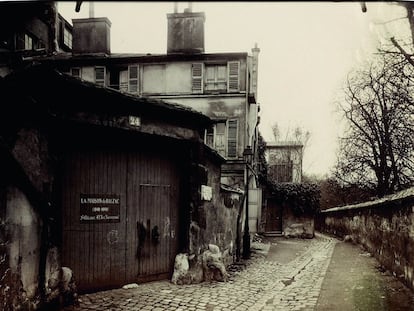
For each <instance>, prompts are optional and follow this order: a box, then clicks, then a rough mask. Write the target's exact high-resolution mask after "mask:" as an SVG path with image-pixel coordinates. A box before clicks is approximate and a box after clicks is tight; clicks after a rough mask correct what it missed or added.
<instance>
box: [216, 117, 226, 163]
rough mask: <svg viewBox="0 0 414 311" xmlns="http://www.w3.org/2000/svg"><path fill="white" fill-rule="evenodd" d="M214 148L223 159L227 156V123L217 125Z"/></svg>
mask: <svg viewBox="0 0 414 311" xmlns="http://www.w3.org/2000/svg"><path fill="white" fill-rule="evenodd" d="M214 138H215V140H214V147H215V149H216V150H217V152H218V153H220V154H221V155H222V156H223V157H224V156H226V122H220V123H217V124H216V133H215V136H214Z"/></svg>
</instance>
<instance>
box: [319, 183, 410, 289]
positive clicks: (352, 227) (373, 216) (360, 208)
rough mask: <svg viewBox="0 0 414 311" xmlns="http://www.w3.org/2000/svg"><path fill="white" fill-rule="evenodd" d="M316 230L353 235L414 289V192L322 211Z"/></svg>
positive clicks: (356, 240)
mask: <svg viewBox="0 0 414 311" xmlns="http://www.w3.org/2000/svg"><path fill="white" fill-rule="evenodd" d="M316 228H317V229H318V230H320V231H321V232H325V233H330V234H334V235H337V236H340V237H345V236H346V235H349V236H350V237H351V238H352V241H354V242H356V243H358V244H361V245H363V246H364V247H365V248H366V249H367V250H368V251H369V252H370V253H371V254H373V256H375V257H376V258H377V259H378V261H379V262H380V263H381V265H383V266H384V267H385V268H386V269H387V270H390V271H392V272H393V274H394V275H396V276H398V277H399V278H401V279H402V280H403V281H404V282H405V283H406V284H407V285H408V286H409V287H410V288H411V289H414V188H410V189H407V190H404V191H401V192H399V193H397V194H394V195H392V196H387V197H384V198H382V199H379V200H375V201H371V202H364V203H361V204H356V205H349V206H344V207H337V208H331V209H328V210H325V211H322V212H321V213H320V214H319V216H318V219H317V225H316Z"/></svg>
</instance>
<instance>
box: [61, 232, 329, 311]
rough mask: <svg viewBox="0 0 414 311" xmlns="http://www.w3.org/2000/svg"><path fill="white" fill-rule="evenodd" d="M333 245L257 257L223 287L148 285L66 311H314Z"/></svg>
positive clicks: (324, 241) (321, 242)
mask: <svg viewBox="0 0 414 311" xmlns="http://www.w3.org/2000/svg"><path fill="white" fill-rule="evenodd" d="M335 243H336V240H335V239H332V238H328V237H325V236H320V235H318V236H317V237H316V238H315V239H312V240H307V242H306V247H304V251H302V252H301V253H300V254H298V256H297V257H295V259H293V260H292V261H290V262H289V263H287V264H281V263H278V262H277V261H273V260H272V261H271V260H267V259H266V256H264V255H260V252H258V253H255V254H254V255H253V256H252V259H250V260H249V261H248V263H247V265H246V267H245V268H244V269H231V271H230V278H229V281H227V282H224V283H222V282H212V283H201V284H193V285H174V284H172V283H170V282H169V281H168V280H166V281H157V282H151V283H146V284H140V285H139V286H138V287H137V288H133V289H128V290H126V289H115V290H111V291H103V292H98V293H94V294H86V295H82V296H80V306H78V307H69V308H66V309H65V310H68V311H69V310H76V311H80V310H159V311H161V310H208V311H213V310H214V311H215V310H263V311H266V310H284V311H288V310H313V309H314V307H315V305H316V303H317V300H318V296H319V292H320V289H321V285H322V281H323V278H324V276H325V273H326V270H327V268H328V265H329V262H330V259H331V256H332V252H333V249H334V246H335ZM257 244H258V243H255V244H254V245H257ZM260 245H262V246H265V247H266V244H260ZM276 247H277V246H276ZM268 248H269V244H267V249H268Z"/></svg>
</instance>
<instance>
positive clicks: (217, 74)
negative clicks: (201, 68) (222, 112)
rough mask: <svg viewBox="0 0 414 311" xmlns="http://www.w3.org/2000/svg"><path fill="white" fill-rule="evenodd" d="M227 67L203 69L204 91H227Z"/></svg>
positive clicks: (212, 66)
mask: <svg viewBox="0 0 414 311" xmlns="http://www.w3.org/2000/svg"><path fill="white" fill-rule="evenodd" d="M226 75H227V65H226V64H223V65H217V64H216V65H206V67H205V86H204V90H205V91H207V92H208V91H216V92H220V91H221V92H226V91H227V76H226Z"/></svg>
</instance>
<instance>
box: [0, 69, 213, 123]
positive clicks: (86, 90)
mask: <svg viewBox="0 0 414 311" xmlns="http://www.w3.org/2000/svg"><path fill="white" fill-rule="evenodd" d="M2 84H3V85H4V86H5V87H6V89H7V90H8V91H9V92H13V91H14V92H16V93H17V94H20V95H22V94H23V93H27V94H31V96H33V97H35V98H37V99H43V101H40V100H39V102H42V103H43V102H47V103H48V104H49V105H50V106H51V108H54V107H55V108H59V109H63V110H65V109H66V110H70V111H73V110H80V111H93V112H99V111H101V112H102V111H104V112H110V111H112V112H114V111H116V112H126V113H128V112H129V113H134V112H136V113H148V114H151V115H153V116H154V117H156V118H157V119H163V120H165V121H169V122H171V123H174V124H180V125H182V126H186V127H190V128H199V129H200V128H205V127H207V126H208V125H210V124H211V122H212V121H211V119H210V118H209V117H207V116H206V115H203V114H202V113H200V112H198V111H196V110H194V109H192V108H190V107H186V106H183V105H180V104H177V103H172V102H166V101H163V100H159V99H154V98H148V97H138V96H134V95H129V94H125V93H122V92H120V91H118V90H114V89H110V88H106V87H103V86H99V85H97V84H95V83H91V82H87V81H84V80H81V79H78V78H75V77H72V76H70V75H67V74H63V73H61V72H59V71H57V70H55V69H52V68H48V67H47V66H44V65H35V66H30V67H28V68H25V69H22V70H18V71H15V72H13V73H11V74H10V75H8V76H6V77H5V78H4V79H3V82H2ZM23 85H24V87H22V86H23ZM91 99H92V100H91Z"/></svg>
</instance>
